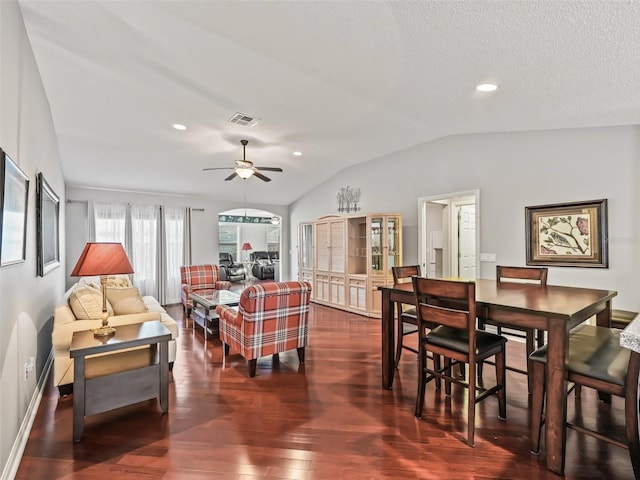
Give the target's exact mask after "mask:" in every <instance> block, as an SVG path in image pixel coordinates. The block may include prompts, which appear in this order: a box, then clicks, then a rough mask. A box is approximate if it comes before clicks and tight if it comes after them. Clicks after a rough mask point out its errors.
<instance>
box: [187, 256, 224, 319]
mask: <svg viewBox="0 0 640 480" xmlns="http://www.w3.org/2000/svg"><path fill="white" fill-rule="evenodd" d="M180 278H181V281H180V283H181V284H182V285H181V286H180V298H181V299H182V309H183V310H184V311H185V312H186V313H187V317H190V316H191V309H192V308H193V302H192V301H191V300H190V299H189V294H190V293H207V292H208V291H209V292H210V291H211V290H229V289H230V288H231V282H227V281H224V280H220V269H219V268H218V265H213V264H211V265H183V266H181V267H180Z"/></svg>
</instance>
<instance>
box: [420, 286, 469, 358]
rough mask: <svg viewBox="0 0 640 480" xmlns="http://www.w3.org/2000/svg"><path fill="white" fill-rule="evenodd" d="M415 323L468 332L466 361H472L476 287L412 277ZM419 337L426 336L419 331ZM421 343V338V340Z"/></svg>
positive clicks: (422, 330)
mask: <svg viewBox="0 0 640 480" xmlns="http://www.w3.org/2000/svg"><path fill="white" fill-rule="evenodd" d="M413 291H414V296H415V303H416V313H417V317H418V324H419V325H421V324H423V323H425V322H428V323H430V324H438V325H446V326H448V327H452V328H458V329H465V330H467V331H468V332H469V346H470V347H471V348H470V350H469V358H470V362H473V361H474V360H473V357H474V352H475V348H473V347H472V346H473V345H475V341H476V284H475V282H461V281H454V280H441V279H435V278H424V277H413ZM419 333H420V336H423V335H425V333H424V329H419ZM421 341H422V338H421Z"/></svg>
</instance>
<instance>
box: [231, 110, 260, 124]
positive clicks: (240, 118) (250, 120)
mask: <svg viewBox="0 0 640 480" xmlns="http://www.w3.org/2000/svg"><path fill="white" fill-rule="evenodd" d="M229 122H230V123H235V124H237V125H242V126H243V127H255V126H256V125H257V124H258V123H259V122H260V119H259V118H255V117H252V116H250V115H245V114H244V113H236V114H235V115H234V116H233V117H231V118H230V119H229Z"/></svg>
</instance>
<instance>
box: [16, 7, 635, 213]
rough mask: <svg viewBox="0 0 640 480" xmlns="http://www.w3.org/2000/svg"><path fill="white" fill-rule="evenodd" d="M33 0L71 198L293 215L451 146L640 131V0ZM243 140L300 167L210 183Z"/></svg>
mask: <svg viewBox="0 0 640 480" xmlns="http://www.w3.org/2000/svg"><path fill="white" fill-rule="evenodd" d="M19 3H20V5H21V9H22V12H23V15H24V19H25V25H26V29H27V33H28V35H29V39H30V41H31V43H32V46H33V50H34V52H35V56H36V61H37V63H38V67H39V69H40V72H41V75H42V79H43V83H44V87H45V90H46V93H47V96H48V98H49V101H50V104H51V111H52V115H53V120H54V124H55V128H56V132H57V136H58V144H59V148H60V153H61V157H62V162H63V169H64V174H65V178H66V180H67V183H68V185H70V186H89V187H96V188H116V189H121V190H136V191H149V192H164V193H173V194H201V195H206V196H210V197H212V198H220V199H227V200H237V201H243V200H244V195H245V194H246V193H247V192H250V193H249V194H248V200H249V201H250V202H251V203H266V204H274V205H288V204H290V203H291V202H293V201H294V200H296V199H297V198H298V197H300V196H301V195H303V194H304V193H305V192H307V191H309V190H310V189H312V188H313V187H314V186H316V185H318V184H320V183H322V182H323V181H324V180H326V179H327V178H329V177H331V176H333V175H334V174H336V173H337V172H339V171H340V170H342V169H343V168H345V167H347V166H349V165H353V164H357V163H360V162H364V161H367V160H370V159H373V158H377V157H380V156H382V155H386V154H389V153H393V152H396V151H399V150H403V149H405V148H407V147H411V146H414V145H417V144H421V143H424V142H429V141H431V140H434V139H436V138H439V137H442V136H446V135H455V134H465V133H477V132H505V131H520V130H539V129H557V128H571V127H590V126H608V125H626V124H638V123H640V57H639V56H638V46H640V2H637V1H570V0H563V1H559V0H558V1H528V0H518V1H391V2H388V1H375V2H363V1H297V2H293V1H277V0H276V1H269V2H266V1H256V2H253V1H235V0H234V1H170V2H165V1H160V0H153V1H56V0H48V1H31V0H20V2H19ZM484 82H493V83H497V84H498V85H499V86H500V88H499V90H498V91H497V92H495V93H493V94H486V93H485V94H482V93H479V92H476V91H475V90H474V86H475V85H476V84H478V83H484ZM236 112H241V113H245V114H248V115H252V116H255V117H258V118H260V119H262V122H261V123H260V124H259V125H257V126H256V127H253V128H247V127H241V126H238V125H233V124H230V123H228V120H229V119H230V118H231V117H232V116H233V114H235V113H236ZM173 123H182V124H184V125H186V126H187V127H188V129H187V130H186V131H184V132H180V131H177V130H174V129H173V128H172V127H171V125H172V124H173ZM243 138H246V139H248V140H249V145H248V146H247V159H248V160H252V161H253V162H255V164H256V165H258V166H261V165H262V166H273V167H281V168H283V169H284V172H283V173H271V172H265V173H266V174H268V176H270V177H271V178H272V179H273V181H272V182H270V183H264V182H262V181H260V180H258V179H256V178H250V179H248V180H240V179H238V178H236V179H234V180H233V181H229V182H225V181H224V178H225V177H226V176H228V175H229V174H230V173H231V171H230V170H229V171H224V170H223V171H209V172H203V171H202V169H203V168H205V167H231V166H233V164H234V163H233V162H234V160H237V159H240V158H242V147H241V145H240V139H243ZM294 150H300V151H302V152H303V155H302V156H301V157H294V156H293V155H292V152H293V151H294ZM241 182H242V183H244V186H242V185H240V184H241ZM240 187H242V188H240Z"/></svg>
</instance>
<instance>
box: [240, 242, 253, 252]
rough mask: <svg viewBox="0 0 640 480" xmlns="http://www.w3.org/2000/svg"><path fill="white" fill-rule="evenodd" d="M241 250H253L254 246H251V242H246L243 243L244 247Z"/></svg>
mask: <svg viewBox="0 0 640 480" xmlns="http://www.w3.org/2000/svg"><path fill="white" fill-rule="evenodd" d="M241 250H243V251H244V250H253V247H252V246H251V244H250V243H249V242H245V243H243V244H242V249H241Z"/></svg>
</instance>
